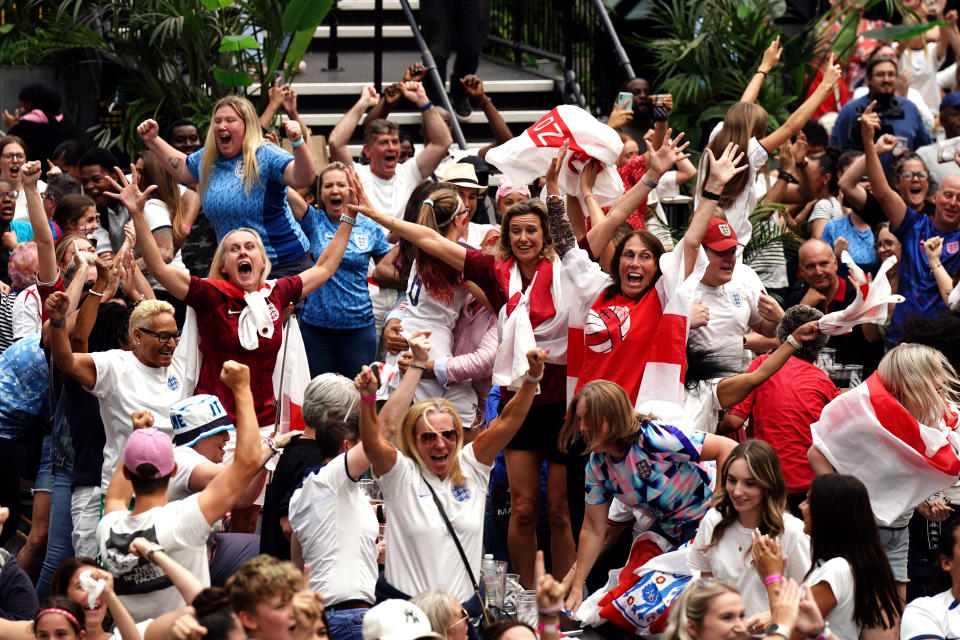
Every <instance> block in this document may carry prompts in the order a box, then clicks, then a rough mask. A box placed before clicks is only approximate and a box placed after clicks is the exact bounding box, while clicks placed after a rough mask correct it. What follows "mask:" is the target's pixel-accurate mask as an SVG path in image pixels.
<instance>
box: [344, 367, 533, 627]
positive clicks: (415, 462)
mask: <svg viewBox="0 0 960 640" xmlns="http://www.w3.org/2000/svg"><path fill="white" fill-rule="evenodd" d="M546 358H547V354H546V352H545V351H543V350H542V349H533V350H531V351H529V352H527V363H528V369H527V373H526V375H525V376H524V379H523V383H522V385H521V386H520V389H519V390H518V391H517V393H516V395H515V396H514V397H513V398H511V400H510V402H508V403H507V405H506V406H505V407H504V408H503V411H502V412H501V413H500V415H499V416H498V417H497V418H495V419H494V420H493V421H492V422H491V423H490V427H489V428H488V429H487V430H486V431H484V432H483V433H481V434H480V435H478V436H477V437H476V439H475V440H474V441H473V442H471V443H470V444H468V445H466V446H463V427H462V425H461V423H460V416H459V415H458V414H457V411H456V409H455V408H454V407H453V405H451V404H450V403H449V402H447V401H446V400H442V399H436V398H435V399H431V400H424V401H421V402H418V403H416V404H414V405H413V406H412V407H410V409H409V410H408V411H407V412H406V415H405V416H404V417H403V419H402V421H401V423H400V425H399V428H398V430H397V434H396V436H397V438H396V443H397V444H396V446H394V445H393V444H391V443H390V441H389V440H388V439H387V437H386V435H389V434H386V435H385V434H383V433H381V431H380V424H379V420H378V418H377V410H376V404H375V401H376V391H377V388H378V386H379V385H378V384H377V380H376V377H375V376H374V374H373V372H371V370H370V369H369V368H368V367H364V368H363V371H362V372H361V373H360V374H359V375H358V376H357V378H356V380H355V381H354V382H355V384H356V385H357V389H359V390H360V399H361V401H362V406H361V410H360V439H361V441H362V444H363V449H364V453H366V455H367V458H368V459H369V460H370V463H371V464H372V466H373V472H374V475H375V476H376V477H377V480H378V481H379V483H380V488H381V490H382V491H383V499H384V505H385V507H386V510H387V528H386V543H387V553H386V567H385V569H384V572H383V574H382V575H381V576H380V579H379V580H378V582H377V600H378V601H382V600H385V599H389V598H401V599H409V598H410V596H411V594H416V593H420V592H422V591H424V590H427V589H431V588H434V587H436V588H439V589H443V590H444V591H446V592H447V593H449V594H450V596H451V597H452V598H453V599H455V600H456V601H457V602H460V603H461V604H462V606H463V608H464V609H466V610H467V612H469V613H470V616H471V617H472V618H474V619H477V618H479V616H480V615H481V612H482V609H481V608H482V604H481V602H480V600H479V598H478V597H477V596H476V595H475V593H474V582H473V580H479V579H480V556H481V553H482V547H483V517H484V510H485V507H486V491H487V485H488V483H489V479H490V471H491V470H492V466H493V462H494V459H495V458H496V457H497V455H498V454H499V453H500V451H501V450H502V449H503V448H504V447H505V446H506V445H507V443H508V442H509V441H510V439H511V438H513V436H514V434H516V432H517V430H518V429H519V428H520V425H521V424H522V423H523V421H524V419H525V418H526V415H527V412H528V411H529V410H530V406H531V404H532V402H533V396H534V394H535V393H536V391H537V385H538V383H539V382H540V380H541V378H542V377H543V370H544V364H545V362H546ZM413 364H414V365H420V367H422V366H423V365H424V364H426V363H423V362H417V361H414V363H413ZM421 373H422V372H421V369H420V368H417V367H415V366H411V368H410V369H409V370H408V372H407V376H411V375H412V376H414V381H413V382H411V381H410V380H406V379H405V380H404V381H403V383H402V384H405V385H411V384H415V379H416V377H417V376H419V375H421ZM398 393H399V391H398ZM447 522H449V526H450V527H452V529H453V532H454V533H455V535H456V540H455V539H454V535H453V534H451V532H450V530H449V529H448V525H447V524H446V523H447ZM458 547H460V548H462V549H463V554H461V552H460V551H458ZM464 562H467V563H469V567H470V568H469V571H468V570H467V568H466V565H465V564H464ZM471 576H472V579H471ZM470 629H471V630H472V629H473V627H472V626H471V627H470ZM471 635H473V632H472V631H471Z"/></svg>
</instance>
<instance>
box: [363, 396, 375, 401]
mask: <svg viewBox="0 0 960 640" xmlns="http://www.w3.org/2000/svg"><path fill="white" fill-rule="evenodd" d="M376 401H377V396H360V402H376Z"/></svg>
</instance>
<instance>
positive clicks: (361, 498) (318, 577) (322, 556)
mask: <svg viewBox="0 0 960 640" xmlns="http://www.w3.org/2000/svg"><path fill="white" fill-rule="evenodd" d="M288 517H289V518H290V526H291V527H292V528H293V531H294V532H295V533H296V534H297V540H299V541H300V546H301V547H303V561H304V563H305V564H308V565H310V590H311V591H316V592H317V593H322V594H323V601H324V605H325V606H328V607H329V606H330V605H333V604H337V603H340V602H346V601H347V600H363V601H365V602H369V603H373V601H374V599H375V597H374V587H375V586H376V584H377V576H378V572H377V534H378V533H379V531H380V527H379V525H378V524H377V517H376V516H375V515H374V514H373V509H371V508H370V501H369V500H368V499H367V498H366V496H365V495H363V494H362V493H361V491H360V484H359V483H358V482H357V481H356V480H354V479H353V478H351V477H350V474H349V472H348V471H347V454H346V453H341V454H340V455H339V456H337V457H336V458H334V459H333V460H331V461H330V462H329V463H328V464H326V465H325V466H324V467H323V468H321V469H317V470H315V471H313V472H311V473H310V474H309V475H308V476H306V477H305V478H304V479H303V484H302V485H301V486H300V488H298V489H297V490H296V491H294V492H293V495H292V496H291V497H290V507H289V511H288Z"/></svg>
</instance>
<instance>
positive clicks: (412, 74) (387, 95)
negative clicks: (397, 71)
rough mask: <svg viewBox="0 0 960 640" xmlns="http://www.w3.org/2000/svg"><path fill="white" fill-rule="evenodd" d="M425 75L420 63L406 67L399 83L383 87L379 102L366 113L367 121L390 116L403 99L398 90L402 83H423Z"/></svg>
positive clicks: (425, 72) (423, 67)
mask: <svg viewBox="0 0 960 640" xmlns="http://www.w3.org/2000/svg"><path fill="white" fill-rule="evenodd" d="M426 75H427V68H426V67H425V66H424V65H423V64H422V63H420V62H415V63H413V64H412V65H410V66H409V67H407V68H406V70H405V71H404V72H403V77H402V78H400V82H394V83H393V84H389V85H387V86H385V87H383V94H382V95H381V96H380V101H379V102H378V103H377V104H376V105H374V106H373V108H372V109H370V112H369V113H367V120H376V119H377V118H386V117H387V116H388V115H390V112H391V111H393V109H394V107H396V106H397V103H398V102H400V98H402V97H403V91H401V90H400V86H401V85H402V84H403V83H404V82H410V81H411V80H413V81H415V82H423V78H424V76H426Z"/></svg>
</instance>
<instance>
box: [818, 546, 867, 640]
mask: <svg viewBox="0 0 960 640" xmlns="http://www.w3.org/2000/svg"><path fill="white" fill-rule="evenodd" d="M821 582H825V583H826V584H827V585H829V586H830V589H831V591H833V597H834V598H835V599H836V601H837V604H836V606H834V607H833V609H831V611H830V613H829V614H828V615H827V617H826V621H827V622H829V623H830V630H831V631H833V634H834V635H835V636H837V637H838V638H854V639H855V638H858V637H860V627H859V626H858V625H857V623H856V621H854V619H853V609H854V603H853V595H854V582H853V571H852V570H851V569H850V563H848V562H847V561H846V560H845V559H844V558H830V559H829V560H827V561H826V562H824V563H823V564H821V565H820V566H818V567H817V568H815V569H814V570H813V571H811V572H810V575H809V576H808V577H807V582H806V584H807V586H808V587H814V586H816V585H817V584H819V583H821Z"/></svg>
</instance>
